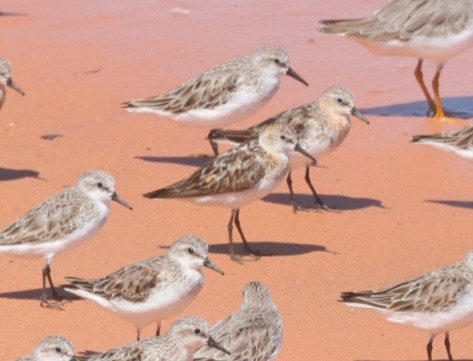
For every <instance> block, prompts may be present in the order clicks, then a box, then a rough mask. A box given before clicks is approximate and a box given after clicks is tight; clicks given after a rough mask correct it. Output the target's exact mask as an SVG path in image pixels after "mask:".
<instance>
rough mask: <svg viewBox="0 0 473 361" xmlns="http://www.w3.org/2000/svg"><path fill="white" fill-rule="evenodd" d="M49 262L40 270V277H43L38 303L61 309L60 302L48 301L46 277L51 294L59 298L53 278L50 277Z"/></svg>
mask: <svg viewBox="0 0 473 361" xmlns="http://www.w3.org/2000/svg"><path fill="white" fill-rule="evenodd" d="M49 263H50V262H48V263H46V265H45V266H44V267H43V270H42V278H43V292H42V294H41V297H40V301H41V303H40V305H41V306H42V307H49V308H52V309H57V310H62V304H60V303H58V302H50V301H48V292H47V291H46V278H47V279H48V282H49V285H50V286H51V291H52V296H53V298H55V299H60V297H59V295H58V294H57V292H56V290H55V288H54V284H53V280H52V278H51V267H50V265H49Z"/></svg>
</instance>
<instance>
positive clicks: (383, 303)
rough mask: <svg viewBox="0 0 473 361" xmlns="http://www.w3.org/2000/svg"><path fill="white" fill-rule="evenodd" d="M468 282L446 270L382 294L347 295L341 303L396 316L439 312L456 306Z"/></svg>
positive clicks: (355, 293) (373, 292)
mask: <svg viewBox="0 0 473 361" xmlns="http://www.w3.org/2000/svg"><path fill="white" fill-rule="evenodd" d="M468 284H469V281H468V280H467V279H466V278H464V277H461V276H459V275H455V274H452V273H451V272H449V271H448V268H447V269H444V270H439V271H436V272H433V273H431V274H429V275H426V276H424V277H420V278H417V279H415V280H412V281H408V282H404V283H401V284H398V285H396V286H394V287H391V288H388V289H384V290H381V291H363V292H344V293H342V295H341V298H342V302H345V303H359V304H364V305H367V306H371V307H374V308H380V309H385V310H387V311H395V312H437V311H443V310H446V309H448V308H450V307H451V306H453V305H454V304H455V303H456V301H457V300H458V295H459V294H461V293H462V292H463V291H464V289H465V287H466V286H467V285H468Z"/></svg>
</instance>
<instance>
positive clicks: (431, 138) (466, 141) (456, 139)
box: [412, 125, 473, 149]
mask: <svg viewBox="0 0 473 361" xmlns="http://www.w3.org/2000/svg"><path fill="white" fill-rule="evenodd" d="M412 141H413V142H421V143H422V142H424V141H427V142H432V143H441V144H446V145H450V146H452V147H455V148H457V149H469V148H471V147H472V146H473V126H472V125H470V126H467V127H465V128H462V129H460V130H458V131H454V132H448V133H435V134H429V135H416V136H414V137H413V138H412Z"/></svg>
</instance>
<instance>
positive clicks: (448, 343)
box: [445, 332, 453, 361]
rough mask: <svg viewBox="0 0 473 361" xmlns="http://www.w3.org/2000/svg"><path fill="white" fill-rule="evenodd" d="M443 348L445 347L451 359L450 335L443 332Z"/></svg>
mask: <svg viewBox="0 0 473 361" xmlns="http://www.w3.org/2000/svg"><path fill="white" fill-rule="evenodd" d="M445 348H446V349H447V354H448V359H449V360H450V361H453V357H452V352H451V351H450V335H449V333H448V332H445Z"/></svg>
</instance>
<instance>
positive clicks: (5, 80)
mask: <svg viewBox="0 0 473 361" xmlns="http://www.w3.org/2000/svg"><path fill="white" fill-rule="evenodd" d="M10 73H11V63H10V62H9V61H8V60H6V59H3V58H0V109H2V107H3V103H5V99H6V97H7V88H6V87H7V86H8V87H10V88H12V89H15V90H16V91H17V92H18V93H20V94H21V95H25V92H24V91H23V89H21V88H20V86H19V85H18V84H17V83H15V82H14V81H13V79H12V77H11V74H10Z"/></svg>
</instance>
